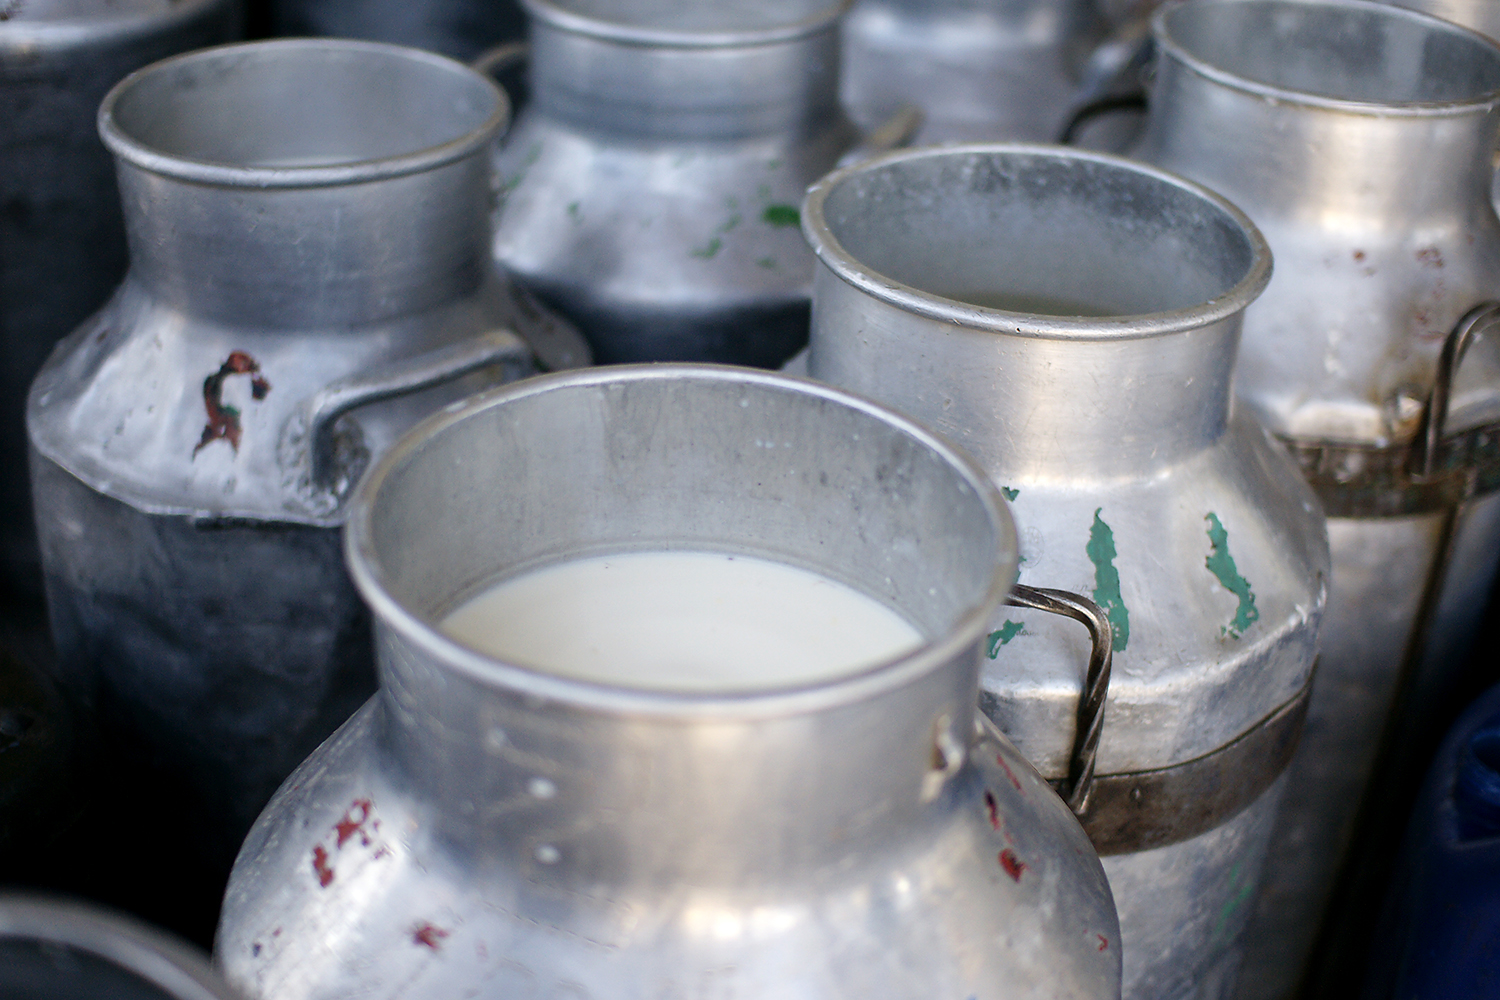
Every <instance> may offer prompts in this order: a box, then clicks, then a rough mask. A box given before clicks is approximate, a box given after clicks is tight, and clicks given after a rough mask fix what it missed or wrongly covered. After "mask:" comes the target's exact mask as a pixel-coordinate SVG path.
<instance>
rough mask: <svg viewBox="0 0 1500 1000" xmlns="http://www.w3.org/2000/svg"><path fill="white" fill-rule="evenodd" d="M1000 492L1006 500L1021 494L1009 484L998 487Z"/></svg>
mask: <svg viewBox="0 0 1500 1000" xmlns="http://www.w3.org/2000/svg"><path fill="white" fill-rule="evenodd" d="M1000 492H1001V493H1004V494H1005V499H1007V500H1014V499H1015V498H1016V497H1018V496H1020V495H1021V491H1020V490H1013V489H1011V488H1010V487H1009V486H1002V487H1000ZM1100 509H1101V510H1102V509H1103V508H1102V507H1101V508H1100Z"/></svg>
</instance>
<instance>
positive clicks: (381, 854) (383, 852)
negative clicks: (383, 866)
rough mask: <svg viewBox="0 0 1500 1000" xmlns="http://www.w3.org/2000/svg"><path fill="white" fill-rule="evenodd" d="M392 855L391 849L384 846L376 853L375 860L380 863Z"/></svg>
mask: <svg viewBox="0 0 1500 1000" xmlns="http://www.w3.org/2000/svg"><path fill="white" fill-rule="evenodd" d="M390 853H391V849H390V848H389V847H384V846H382V847H381V848H380V850H378V851H376V852H375V860H376V861H379V860H380V859H381V858H383V857H385V856H386V855H387V854H390Z"/></svg>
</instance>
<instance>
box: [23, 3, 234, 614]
mask: <svg viewBox="0 0 1500 1000" xmlns="http://www.w3.org/2000/svg"><path fill="white" fill-rule="evenodd" d="M237 14H238V5H237V3H236V2H235V0H177V2H172V0H0V206H4V207H3V210H0V469H3V470H4V471H3V472H0V509H3V510H4V511H5V512H6V516H5V518H4V519H3V522H0V574H3V581H0V585H3V586H4V587H5V588H7V589H10V590H12V591H19V592H21V593H23V594H25V593H29V594H32V595H36V596H39V595H40V593H41V573H40V570H39V568H38V564H37V551H36V533H35V532H34V531H33V529H32V525H31V492H30V489H29V487H28V484H27V482H26V390H27V388H28V387H29V386H30V385H31V380H32V378H33V377H34V376H35V375H36V373H37V370H38V369H39V368H41V366H42V362H43V361H45V360H46V358H47V352H49V351H50V350H52V345H53V344H55V343H57V341H58V339H59V338H61V337H62V336H63V335H64V334H65V333H67V332H68V331H70V330H72V329H73V327H75V326H77V325H78V324H79V323H80V322H81V321H82V320H83V319H84V318H85V317H87V316H88V315H89V313H91V312H93V311H94V310H95V309H97V308H99V306H101V305H102V304H103V303H104V300H105V299H106V298H108V297H109V293H110V291H111V290H112V289H113V288H114V287H115V285H117V284H119V281H120V277H121V275H123V274H124V273H125V232H124V229H123V227H122V226H121V224H120V202H119V195H118V194H117V192H116V190H115V180H114V172H113V169H112V166H111V162H110V158H109V154H108V153H106V152H105V150H104V147H103V146H101V145H100V144H99V138H98V134H97V132H96V131H95V125H94V115H95V112H96V111H97V110H98V107H99V101H100V100H101V99H102V98H103V97H104V92H105V91H107V90H108V89H109V88H110V87H112V86H114V85H115V84H116V83H117V82H119V80H120V78H121V77H123V76H125V75H126V74H127V73H129V72H130V71H132V70H134V69H137V68H139V67H141V66H144V65H146V64H147V63H149V62H153V61H155V60H157V59H160V58H162V57H163V56H167V55H171V54H172V53H174V52H182V51H185V50H187V49H194V48H198V47H200V46H203V45H212V44H214V43H216V42H225V41H228V40H229V39H230V38H232V37H233V35H234V32H235V30H236V21H237Z"/></svg>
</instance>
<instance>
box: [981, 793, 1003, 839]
mask: <svg viewBox="0 0 1500 1000" xmlns="http://www.w3.org/2000/svg"><path fill="white" fill-rule="evenodd" d="M984 811H985V812H986V813H988V814H989V817H990V827H991V829H995V830H998V829H1000V803H998V802H996V801H995V793H994V792H992V791H990V790H989V789H988V788H986V789H985V790H984Z"/></svg>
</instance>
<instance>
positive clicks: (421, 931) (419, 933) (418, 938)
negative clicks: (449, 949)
mask: <svg viewBox="0 0 1500 1000" xmlns="http://www.w3.org/2000/svg"><path fill="white" fill-rule="evenodd" d="M447 936H448V932H447V931H445V930H443V929H442V928H441V927H434V926H433V925H432V924H429V923H427V922H426V921H423V922H422V923H420V924H418V925H417V926H416V927H413V928H412V932H411V943H412V944H420V945H423V946H425V947H427V948H431V949H432V950H433V951H439V950H441V949H442V946H443V945H442V942H443V938H445V937H447Z"/></svg>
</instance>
